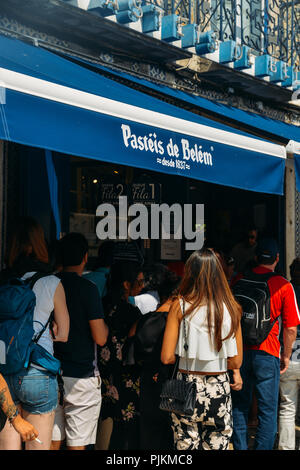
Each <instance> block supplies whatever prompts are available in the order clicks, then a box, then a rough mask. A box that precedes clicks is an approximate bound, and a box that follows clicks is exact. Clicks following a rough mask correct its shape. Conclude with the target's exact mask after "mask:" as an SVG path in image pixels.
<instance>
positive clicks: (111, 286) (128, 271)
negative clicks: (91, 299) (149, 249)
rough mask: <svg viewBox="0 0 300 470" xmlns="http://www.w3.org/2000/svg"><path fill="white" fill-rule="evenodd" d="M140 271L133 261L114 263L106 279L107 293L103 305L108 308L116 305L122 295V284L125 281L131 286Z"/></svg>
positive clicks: (137, 264) (140, 268)
mask: <svg viewBox="0 0 300 470" xmlns="http://www.w3.org/2000/svg"><path fill="white" fill-rule="evenodd" d="M142 271H143V269H142V267H141V265H140V264H139V263H137V262H135V261H118V262H117V263H114V264H113V265H112V267H111V270H110V274H109V278H108V289H107V290H108V293H107V296H106V300H105V304H106V305H109V306H112V304H117V303H118V302H119V301H120V300H121V298H122V297H123V295H124V286H123V283H124V282H126V281H127V282H129V283H130V285H131V286H133V284H134V282H135V281H136V280H137V277H138V275H139V273H140V272H142Z"/></svg>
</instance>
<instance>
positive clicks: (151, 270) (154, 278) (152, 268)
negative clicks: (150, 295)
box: [143, 263, 169, 293]
mask: <svg viewBox="0 0 300 470" xmlns="http://www.w3.org/2000/svg"><path fill="white" fill-rule="evenodd" d="M143 271H144V276H145V287H144V289H143V292H149V291H157V292H158V293H159V291H160V287H161V285H162V284H163V283H164V281H165V279H166V276H167V275H168V273H169V269H168V268H167V266H165V265H164V264H161V263H154V264H152V265H149V266H145V267H144V269H143Z"/></svg>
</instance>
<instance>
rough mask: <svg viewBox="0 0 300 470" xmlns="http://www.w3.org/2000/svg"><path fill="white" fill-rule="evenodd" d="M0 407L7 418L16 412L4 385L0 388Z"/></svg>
mask: <svg viewBox="0 0 300 470" xmlns="http://www.w3.org/2000/svg"><path fill="white" fill-rule="evenodd" d="M0 407H1V408H2V410H3V412H4V413H5V415H6V416H7V418H8V419H10V418H12V417H13V416H14V415H15V414H16V411H17V408H16V406H15V405H14V403H13V402H12V399H11V396H10V392H9V390H8V388H6V387H5V388H2V389H1V390H0Z"/></svg>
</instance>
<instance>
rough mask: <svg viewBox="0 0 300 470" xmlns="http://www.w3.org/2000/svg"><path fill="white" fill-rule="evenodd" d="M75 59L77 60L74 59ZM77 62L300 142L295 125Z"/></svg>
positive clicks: (247, 125) (87, 62)
mask: <svg viewBox="0 0 300 470" xmlns="http://www.w3.org/2000/svg"><path fill="white" fill-rule="evenodd" d="M70 57H71V56H70ZM73 59H75V58H74V57H73ZM76 60H77V61H78V62H81V63H82V64H85V65H89V66H92V67H95V68H96V69H97V68H98V69H99V70H102V71H106V72H109V73H110V74H113V75H116V76H119V77H122V78H124V79H126V80H130V81H132V82H135V83H137V84H139V85H142V86H143V87H147V88H151V89H152V90H155V91H158V92H159V93H162V94H165V95H169V96H172V97H173V98H176V99H178V100H181V101H185V102H186V103H189V104H192V105H194V106H195V107H198V108H202V109H205V110H206V111H209V112H210V113H212V114H214V115H215V116H220V117H222V118H224V117H225V118H226V119H228V120H230V121H231V122H233V123H234V122H235V123H236V124H241V123H242V124H243V125H244V126H246V127H247V128H249V132H251V130H252V129H253V131H257V130H259V131H263V132H265V133H267V134H268V135H273V136H274V137H280V138H281V139H284V140H287V141H289V140H298V141H299V140H300V127H298V126H295V125H293V124H287V123H285V122H282V121H277V120H275V119H271V118H269V117H267V116H261V115H259V114H256V113H253V112H248V111H244V110H242V109H238V108H235V107H233V106H229V105H225V104H222V103H218V102H216V101H211V100H208V99H206V98H203V97H201V96H196V95H193V94H191V93H188V92H185V91H182V90H177V89H174V88H171V87H168V86H167V85H163V84H158V83H154V82H151V81H150V80H147V79H143V78H139V77H136V76H134V75H131V74H128V73H125V72H121V71H119V70H118V71H116V70H113V69H111V68H109V67H105V66H102V65H99V64H95V63H92V62H89V61H86V60H83V59H78V58H76ZM251 128H252V129H251Z"/></svg>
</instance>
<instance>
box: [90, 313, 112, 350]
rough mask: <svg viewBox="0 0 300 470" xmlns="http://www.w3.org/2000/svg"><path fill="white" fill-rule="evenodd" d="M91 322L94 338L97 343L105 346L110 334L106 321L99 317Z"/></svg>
mask: <svg viewBox="0 0 300 470" xmlns="http://www.w3.org/2000/svg"><path fill="white" fill-rule="evenodd" d="M89 324H90V329H91V333H92V338H93V340H94V341H95V343H96V344H98V345H99V346H104V345H105V343H106V341H107V336H108V327H107V325H106V323H105V321H104V320H103V319H101V318H99V319H97V320H90V321H89Z"/></svg>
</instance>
